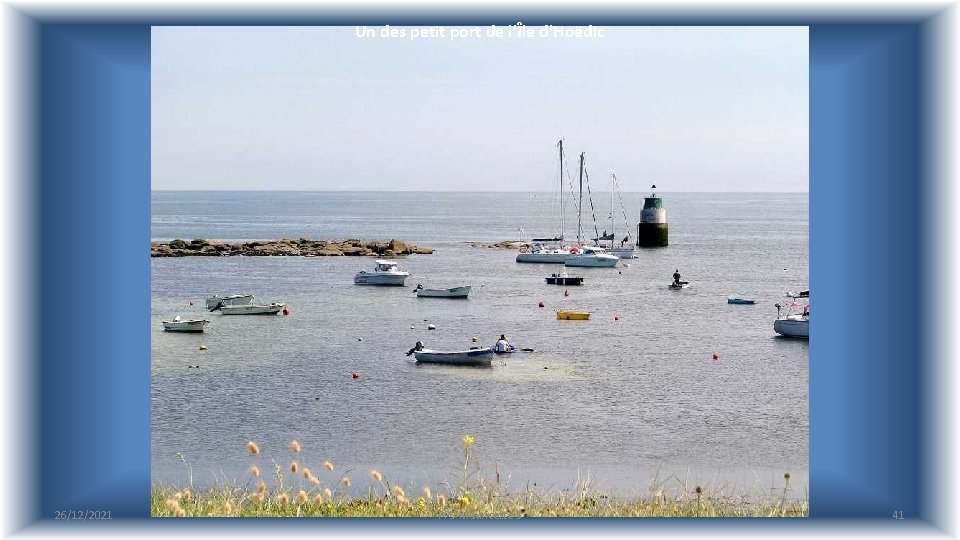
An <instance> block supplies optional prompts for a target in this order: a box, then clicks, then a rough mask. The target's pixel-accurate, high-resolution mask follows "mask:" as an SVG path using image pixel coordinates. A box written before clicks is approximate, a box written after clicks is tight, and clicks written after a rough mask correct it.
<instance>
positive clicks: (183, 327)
mask: <svg viewBox="0 0 960 540" xmlns="http://www.w3.org/2000/svg"><path fill="white" fill-rule="evenodd" d="M160 322H161V323H163V329H164V331H166V332H203V328H204V327H205V326H206V325H208V324H210V321H208V320H206V319H181V318H180V316H179V315H177V316H176V317H174V318H173V320H172V321H160Z"/></svg>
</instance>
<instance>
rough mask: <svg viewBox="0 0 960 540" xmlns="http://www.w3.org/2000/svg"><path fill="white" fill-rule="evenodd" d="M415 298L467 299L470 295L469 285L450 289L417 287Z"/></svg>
mask: <svg viewBox="0 0 960 540" xmlns="http://www.w3.org/2000/svg"><path fill="white" fill-rule="evenodd" d="M415 290H416V292H417V298H467V296H468V295H469V294H470V285H466V286H463V287H453V288H451V289H424V288H423V286H421V285H417V288H416V289H415Z"/></svg>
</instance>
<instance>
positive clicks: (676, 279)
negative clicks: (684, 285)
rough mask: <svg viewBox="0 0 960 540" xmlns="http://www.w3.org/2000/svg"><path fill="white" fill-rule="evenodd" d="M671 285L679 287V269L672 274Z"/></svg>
mask: <svg viewBox="0 0 960 540" xmlns="http://www.w3.org/2000/svg"><path fill="white" fill-rule="evenodd" d="M673 284H674V285H676V286H678V287H679V286H680V269H679V268H677V269H676V270H674V272H673Z"/></svg>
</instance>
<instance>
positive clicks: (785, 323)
mask: <svg viewBox="0 0 960 540" xmlns="http://www.w3.org/2000/svg"><path fill="white" fill-rule="evenodd" d="M773 331H774V332H776V333H778V334H780V335H781V336H786V337H795V338H804V339H810V316H809V315H784V316H782V317H778V318H777V320H775V321H773Z"/></svg>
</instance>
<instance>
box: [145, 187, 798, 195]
mask: <svg viewBox="0 0 960 540" xmlns="http://www.w3.org/2000/svg"><path fill="white" fill-rule="evenodd" d="M150 191H151V192H155V191H170V192H173V191H179V192H190V193H237V192H242V193H556V192H555V191H543V190H510V191H475V190H462V191H461V190H443V189H438V190H430V189H427V190H424V189H177V188H151V189H150ZM596 191H597V192H598V193H608V191H607V190H596ZM618 191H619V192H620V193H646V192H647V191H649V190H644V191H629V190H618ZM656 191H657V192H659V193H798V194H799V193H806V194H808V195H809V194H810V190H806V191H796V190H789V191H721V190H709V191H661V190H659V189H658V190H656Z"/></svg>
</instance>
